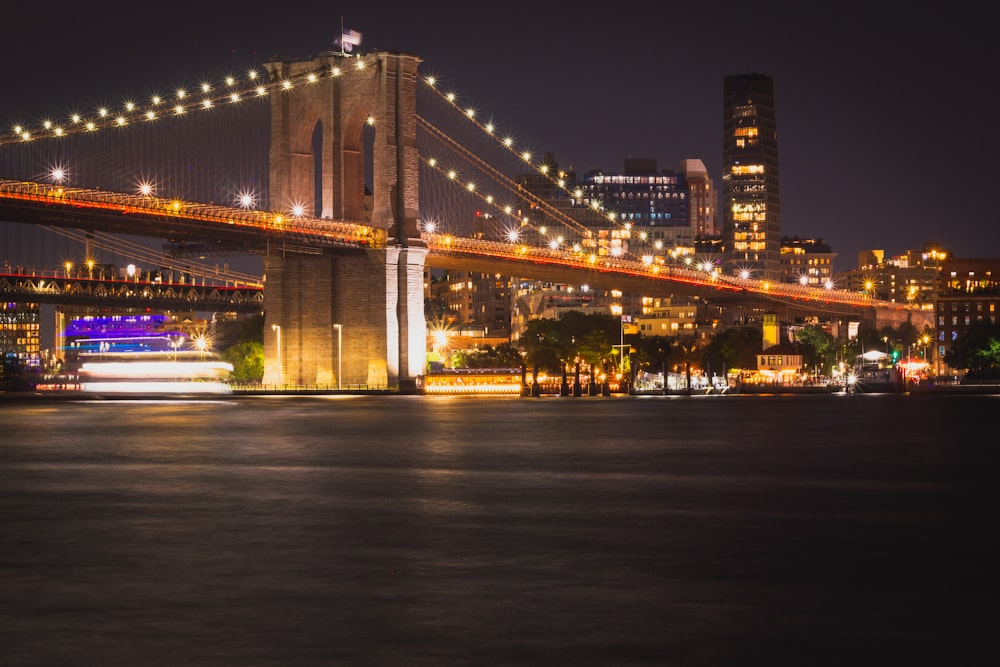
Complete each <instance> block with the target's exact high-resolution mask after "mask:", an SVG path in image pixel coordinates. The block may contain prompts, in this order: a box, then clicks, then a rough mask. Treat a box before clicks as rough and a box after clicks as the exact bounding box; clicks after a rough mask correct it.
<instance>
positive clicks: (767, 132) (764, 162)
mask: <svg viewBox="0 0 1000 667" xmlns="http://www.w3.org/2000/svg"><path fill="white" fill-rule="evenodd" d="M723 91H724V92H723V118H722V205H721V207H720V208H721V209H722V239H723V244H724V246H725V251H724V255H723V271H724V272H725V273H726V274H727V275H741V274H743V273H744V272H745V271H749V274H750V277H752V278H760V279H764V280H771V281H774V282H778V281H779V280H780V278H781V188H780V187H779V180H778V133H777V128H776V124H775V114H774V81H773V79H771V77H769V76H766V75H764V74H757V73H753V74H736V75H732V76H727V77H725V81H724V86H723Z"/></svg>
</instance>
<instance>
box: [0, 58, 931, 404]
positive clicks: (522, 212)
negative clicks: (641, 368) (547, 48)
mask: <svg viewBox="0 0 1000 667" xmlns="http://www.w3.org/2000/svg"><path fill="white" fill-rule="evenodd" d="M420 63H421V59H420V58H419V57H418V56H415V55H411V54H405V53H395V52H375V53H369V54H364V55H355V56H352V55H347V54H338V53H328V54H324V55H323V56H321V57H318V58H310V59H307V60H301V61H271V62H267V63H264V65H263V69H262V70H250V71H248V73H247V74H246V76H245V77H243V78H241V79H235V78H228V79H224V80H220V81H219V82H218V83H216V84H202V86H201V87H200V88H194V89H192V90H188V91H185V90H177V91H175V93H174V94H173V95H172V96H171V97H169V98H167V97H159V96H156V97H152V98H150V99H149V100H148V101H146V102H143V103H135V102H127V103H124V104H123V105H122V106H121V107H120V108H116V109H103V110H98V111H95V112H94V114H93V115H92V116H89V117H88V116H83V115H73V116H71V117H69V118H66V119H63V120H61V121H49V120H46V121H42V122H40V123H37V124H30V125H29V124H26V125H23V126H18V127H15V128H14V129H13V131H12V132H11V133H10V134H6V135H0V166H2V169H3V173H2V174H0V176H2V178H0V220H2V221H4V222H5V223H8V226H10V225H30V226H33V228H36V229H42V230H46V231H47V233H48V234H51V237H49V236H45V237H43V238H53V239H55V238H66V237H73V238H75V239H76V240H77V241H78V242H79V243H81V244H84V245H86V246H88V248H89V247H90V244H94V243H95V242H96V240H98V239H108V238H114V237H127V238H131V237H139V238H142V239H148V240H156V241H159V242H160V243H161V244H162V254H161V256H160V257H159V258H158V260H157V262H158V264H159V265H160V266H170V267H173V266H177V267H178V271H177V273H178V274H179V275H180V274H183V275H184V276H185V278H184V279H183V280H181V281H179V282H175V281H174V280H173V279H172V278H170V279H167V280H164V279H163V277H162V276H160V277H159V279H157V280H155V281H153V280H148V281H147V280H140V278H139V277H136V278H135V279H134V280H132V281H129V280H124V281H122V280H106V279H103V278H102V277H100V276H98V277H96V278H95V277H94V275H93V273H92V271H91V272H89V273H88V272H86V271H85V270H84V268H83V267H82V266H80V265H77V267H76V270H75V271H74V272H70V271H69V269H68V268H67V270H66V271H64V272H62V273H61V274H60V273H59V272H58V271H57V272H54V273H49V274H48V275H33V274H32V272H25V271H22V270H19V268H20V265H22V264H24V265H27V264H28V262H27V261H24V262H22V261H21V260H20V258H17V257H6V258H3V257H0V260H4V259H5V260H6V261H7V263H8V266H7V267H6V268H5V269H4V270H3V271H0V274H2V275H0V292H2V293H3V295H4V298H6V299H9V300H18V299H21V298H30V299H31V300H34V301H42V302H50V303H80V304H94V303H97V302H99V301H100V300H102V299H103V300H108V301H114V302H117V303H119V304H122V305H125V304H130V303H132V302H142V303H146V304H149V305H154V306H155V307H162V308H176V307H178V304H182V305H184V306H186V307H188V308H190V309H195V310H222V309H225V310H231V311H236V312H260V311H263V312H264V313H265V318H266V324H265V327H264V332H265V360H266V361H265V382H270V383H274V384H284V380H285V378H288V377H296V378H307V379H308V380H310V381H313V382H316V383H320V384H323V383H330V382H331V380H332V378H334V376H335V375H338V374H342V375H343V378H342V380H343V381H344V382H345V383H349V384H368V385H372V386H390V387H398V388H399V389H401V390H404V391H405V390H408V389H410V388H413V387H414V386H415V383H416V380H417V378H418V377H419V376H420V375H422V374H423V372H424V367H425V354H426V350H425V348H426V343H425V332H426V323H425V319H424V289H423V281H424V273H425V269H426V268H431V269H460V270H469V271H481V272H484V273H495V274H501V275H508V276H518V277H523V278H530V279H535V280H544V281H550V282H557V283H569V284H588V285H590V286H592V287H594V288H597V289H607V290H620V291H622V292H625V293H630V294H642V295H650V296H673V297H675V298H697V299H700V300H704V301H711V302H712V303H714V304H717V305H719V306H720V307H750V308H757V309H764V310H771V311H775V312H779V313H782V315H783V316H785V317H788V318H791V317H796V316H805V315H815V314H820V315H822V316H824V317H825V316H830V315H835V316H836V315H841V316H845V317H851V318H858V319H869V320H871V321H873V322H879V323H898V322H900V321H904V320H906V319H907V318H908V317H910V315H911V313H910V312H909V311H908V309H907V307H906V306H905V305H902V304H897V303H893V302H882V301H878V300H875V299H873V298H871V296H870V295H868V294H863V293H858V292H851V291H846V290H841V289H837V288H835V287H834V286H828V287H825V288H822V287H821V288H817V287H810V286H804V285H798V284H785V283H780V284H779V283H773V282H769V281H764V280H759V279H754V278H752V277H741V276H733V275H724V274H723V273H722V272H720V271H719V270H718V268H717V267H716V266H713V265H710V264H705V265H703V266H699V263H698V262H692V258H691V257H690V256H688V257H679V256H676V257H675V256H672V255H671V254H670V253H668V252H665V251H663V250H662V249H658V248H653V247H652V246H651V245H649V244H646V243H644V242H643V241H641V240H640V238H639V237H638V235H632V234H630V230H629V225H628V223H627V221H624V220H622V219H620V217H619V216H617V215H616V212H615V211H604V210H601V211H600V213H601V215H603V216H606V219H607V220H608V222H609V224H612V225H616V226H617V227H619V229H620V236H621V238H624V239H629V240H630V241H631V242H630V243H625V244H623V246H621V247H620V248H609V247H606V246H602V245H601V243H600V242H599V241H598V240H597V239H596V238H595V236H594V234H593V232H592V230H590V229H588V228H587V227H584V226H583V225H581V224H580V223H579V222H577V221H576V220H575V219H574V218H573V217H571V216H570V215H568V214H567V213H566V211H565V209H563V208H557V207H555V206H553V205H552V204H551V203H550V202H548V201H546V200H544V199H542V198H539V197H537V196H535V195H533V194H531V193H530V192H528V191H526V190H525V189H524V188H522V187H519V186H518V185H517V182H516V180H515V176H514V175H513V174H514V173H518V172H520V173H523V172H525V171H529V172H532V173H535V174H537V175H539V176H543V177H545V178H547V179H550V180H551V183H552V185H553V187H554V188H556V189H560V188H564V187H565V184H564V183H563V182H562V181H561V180H560V175H559V174H558V173H553V170H551V168H550V165H548V164H546V163H545V162H544V161H543V160H541V159H539V158H537V157H535V156H534V155H533V154H531V153H530V152H529V151H528V150H527V149H526V148H525V147H524V146H522V145H519V144H518V143H516V142H514V141H513V140H511V139H510V138H509V137H504V136H501V135H500V134H499V133H498V132H496V129H495V128H494V126H493V125H492V123H489V122H485V121H480V120H479V119H478V118H477V116H476V113H475V110H474V109H472V108H463V107H462V106H461V105H460V104H459V102H458V101H457V99H456V98H455V97H454V96H453V95H452V94H450V93H447V92H444V91H443V90H442V89H441V87H440V86H439V85H438V82H437V81H436V80H435V79H434V78H433V77H429V76H422V75H421V73H420V71H419V67H420ZM446 128H447V129H446ZM501 165H502V166H501ZM167 193H169V194H167ZM567 196H568V197H572V193H567ZM216 202H225V203H223V204H219V203H216ZM473 209H475V210H477V211H478V210H489V211H491V215H490V218H491V220H492V221H493V222H492V227H491V228H490V229H487V230H485V231H484V230H483V229H482V228H480V227H476V226H474V225H472V224H471V220H472V215H471V214H470V211H471V210H473ZM6 250H7V252H8V254H9V253H10V252H11V248H10V247H8V248H7V249H6ZM88 252H89V250H88ZM208 257H252V258H259V261H260V262H261V264H260V267H261V271H260V274H259V275H256V274H253V273H244V274H237V273H235V272H234V273H232V274H230V273H229V272H228V270H227V271H225V272H220V271H219V269H218V267H215V270H214V271H212V270H211V269H204V271H203V272H202V274H201V279H200V281H199V279H198V275H197V273H198V272H197V271H195V270H193V269H192V268H191V267H192V266H194V265H195V264H196V263H197V262H198V261H201V260H203V259H204V258H208ZM194 258H197V260H195V259H194ZM47 261H49V262H50V265H51V266H58V265H59V264H58V262H57V260H56V259H54V258H52V259H49V260H47ZM15 265H17V266H15ZM180 267H184V269H181V268H180ZM199 282H200V285H199ZM279 339H283V343H282V344H281V345H280V347H279ZM317 351H327V352H317ZM340 379H341V378H339V377H338V381H339V380H340Z"/></svg>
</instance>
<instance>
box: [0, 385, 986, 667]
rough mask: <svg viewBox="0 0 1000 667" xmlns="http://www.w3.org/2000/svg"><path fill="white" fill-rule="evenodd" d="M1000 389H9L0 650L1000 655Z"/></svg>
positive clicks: (98, 655) (393, 659) (192, 660)
mask: <svg viewBox="0 0 1000 667" xmlns="http://www.w3.org/2000/svg"><path fill="white" fill-rule="evenodd" d="M998 400H1000V398H998V397H993V396H979V397H976V396H968V397H966V396H961V397H941V396H935V397H917V396H889V395H886V396H854V397H846V396H800V397H741V396H717V397H711V396H708V397H653V398H642V399H638V398H631V399H630V398H615V399H606V398H598V397H587V398H576V399H572V398H557V397H549V398H543V399H520V398H510V399H504V398H490V399H480V398H468V397H344V396H340V397H309V398H302V397H270V398H261V397H256V398H225V399H214V400H198V401H174V400H167V401H138V400H124V401H81V402H53V403H31V402H28V403H17V404H10V405H5V404H3V403H0V424H2V440H0V443H2V444H0V509H2V510H3V517H4V520H3V522H2V524H0V575H2V576H0V599H2V600H4V603H3V605H2V607H0V609H2V611H0V640H2V641H0V664H3V665H38V664H59V665H72V664H81V665H84V664H86V665H89V664H102V665H109V664H130V665H313V664H315V665H320V664H322V665H329V664H351V665H355V664H365V665H369V664H370V665H401V664H406V665H442V664H455V665H470V664H531V665H549V664H581V665H583V664H601V665H604V664H615V665H622V664H631V665H665V664H678V665H695V664H697V665H714V664H719V665H722V664H759V663H769V664H789V665H793V664H794V665H798V664H805V663H809V664H847V663H850V664H887V663H890V662H892V663H904V662H905V663H908V664H927V661H928V660H932V659H936V660H939V661H940V662H948V663H950V664H963V665H964V664H975V660H974V659H973V656H975V655H976V649H986V648H988V647H987V646H986V642H987V641H988V640H989V641H991V642H992V638H991V635H990V633H989V632H987V630H988V629H989V628H993V629H995V628H996V627H997V626H996V620H997V614H996V612H995V611H994V608H995V599H994V596H992V595H991V593H992V592H993V591H990V590H989V588H988V587H986V586H983V584H982V581H983V580H985V579H986V578H987V577H988V576H989V574H990V573H991V572H992V570H993V568H994V567H995V565H994V563H993V561H992V558H991V557H990V556H989V554H990V553H991V551H990V550H989V549H988V548H987V547H986V546H985V545H986V540H987V537H988V535H989V534H990V533H991V532H992V531H993V529H992V524H993V523H994V520H993V518H992V517H991V516H990V515H989V514H988V513H987V508H988V507H989V506H990V504H991V503H990V501H989V498H993V499H994V501H995V500H996V495H997V491H996V488H997V486H996V484H995V479H996V474H997V472H998V470H997V468H998V466H997V454H996V452H995V446H994V443H993V442H992V441H991V440H990V439H966V440H964V439H961V438H956V435H955V434H956V430H955V429H956V424H962V425H963V426H964V427H966V428H970V429H971V432H975V426H977V425H984V426H987V425H989V424H991V423H992V421H991V418H992V415H993V414H994V411H995V409H996V405H997V401H998ZM991 645H992V644H991Z"/></svg>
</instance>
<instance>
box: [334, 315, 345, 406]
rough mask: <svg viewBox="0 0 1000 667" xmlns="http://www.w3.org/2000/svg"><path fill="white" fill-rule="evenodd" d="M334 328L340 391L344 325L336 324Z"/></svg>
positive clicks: (338, 388) (338, 389)
mask: <svg viewBox="0 0 1000 667" xmlns="http://www.w3.org/2000/svg"><path fill="white" fill-rule="evenodd" d="M333 328H334V329H336V330H337V391H340V369H341V365H340V362H341V350H342V349H343V338H342V336H343V333H344V325H343V324H334V325H333Z"/></svg>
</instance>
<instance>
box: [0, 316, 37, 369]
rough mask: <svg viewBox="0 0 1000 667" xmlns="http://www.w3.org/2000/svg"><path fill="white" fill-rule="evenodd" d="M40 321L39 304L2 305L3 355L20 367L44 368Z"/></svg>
mask: <svg viewBox="0 0 1000 667" xmlns="http://www.w3.org/2000/svg"><path fill="white" fill-rule="evenodd" d="M40 322H41V309H40V307H39V305H38V304H37V303H12V302H8V301H5V302H2V303H0V355H2V356H3V358H4V359H5V360H6V361H8V362H10V363H11V364H13V365H16V366H18V367H20V368H33V369H36V370H37V369H39V368H41V363H42V357H41V340H40V327H39V324H40Z"/></svg>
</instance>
